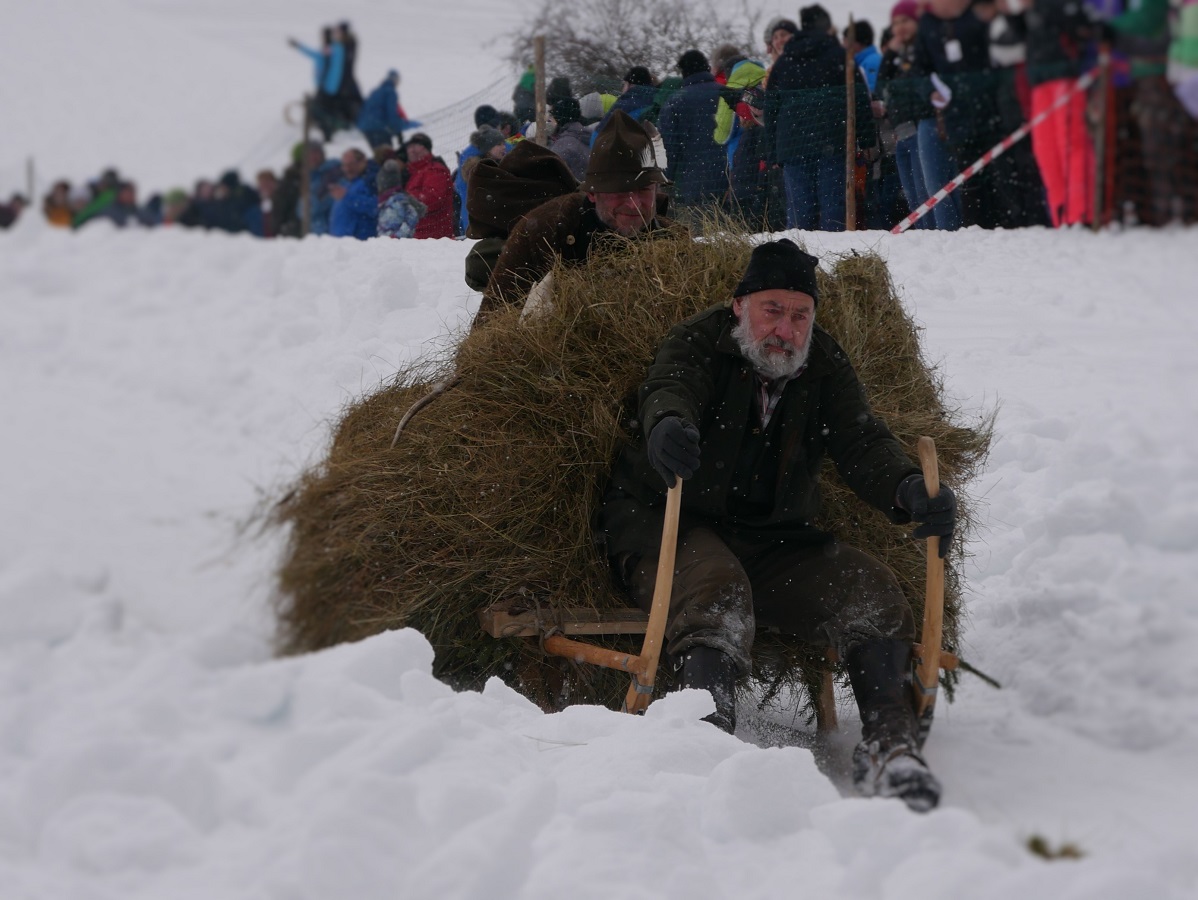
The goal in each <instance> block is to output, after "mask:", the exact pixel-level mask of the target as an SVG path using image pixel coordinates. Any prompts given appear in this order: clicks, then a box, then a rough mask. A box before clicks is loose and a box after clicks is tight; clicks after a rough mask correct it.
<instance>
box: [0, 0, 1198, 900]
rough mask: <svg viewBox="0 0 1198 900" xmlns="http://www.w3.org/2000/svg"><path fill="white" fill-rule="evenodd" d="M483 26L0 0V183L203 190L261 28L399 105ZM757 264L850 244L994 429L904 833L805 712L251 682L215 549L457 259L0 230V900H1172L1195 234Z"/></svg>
mask: <svg viewBox="0 0 1198 900" xmlns="http://www.w3.org/2000/svg"><path fill="white" fill-rule="evenodd" d="M521 2H522V0H496V2H483V0H459V2H458V3H456V4H454V5H452V6H442V7H437V6H435V5H429V4H415V3H411V2H407V0H405V2H402V3H395V4H378V3H375V2H371V0H344V2H340V3H337V4H326V3H318V2H315V0H297V2H289V3H286V4H284V3H282V2H281V0H259V2H253V3H251V2H242V3H237V4H234V3H230V2H228V0H189V2H188V3H186V4H184V3H180V2H170V0H150V2H145V0H139V2H134V0H112V2H110V3H105V4H84V3H69V2H67V0H43V2H41V3H38V4H19V3H16V2H15V0H0V7H2V12H3V14H4V22H5V24H6V27H5V28H3V29H0V76H2V77H3V80H4V82H5V83H6V84H9V85H12V84H20V85H21V86H22V93H20V94H14V93H11V92H10V93H7V94H5V95H4V98H5V99H4V110H5V116H6V129H5V136H4V138H3V139H2V141H0V188H2V189H5V190H7V189H10V188H12V187H17V186H20V181H21V179H22V178H23V174H24V173H23V168H22V166H23V162H22V161H23V158H24V156H25V154H27V153H29V152H33V153H35V155H36V157H37V160H38V171H39V172H40V173H42V174H43V176H44V177H45V178H49V177H52V176H57V175H59V174H63V175H67V176H69V177H73V178H80V177H84V176H89V175H93V174H95V172H96V170H98V169H99V168H100V167H101V166H103V165H108V164H112V163H115V164H117V165H119V166H120V167H121V168H122V170H124V171H126V172H128V173H130V174H131V175H134V176H135V177H137V178H138V179H139V180H140V181H141V182H142V186H143V188H153V187H165V186H168V185H172V184H176V183H181V182H187V181H189V180H190V179H191V178H192V177H195V176H197V175H201V174H212V173H214V172H216V171H219V170H221V169H223V168H224V167H226V166H228V165H235V164H241V165H242V166H243V170H244V171H246V172H247V174H248V173H249V172H250V171H251V169H252V166H255V165H257V164H258V163H259V161H263V162H265V161H269V160H270V159H271V157H272V154H275V155H277V154H278V153H280V152H285V148H286V146H287V145H288V144H289V143H290V141H291V140H293V139H294V134H293V132H292V131H291V130H289V129H287V128H286V127H284V126H282V125H281V124H279V123H280V122H281V119H280V116H279V113H280V110H281V107H282V104H283V103H285V102H286V101H287V100H288V99H289V98H290V97H292V96H293V95H294V94H295V92H296V88H297V86H298V87H300V88H301V89H302V88H303V87H305V86H306V85H307V83H308V81H307V79H308V77H309V70H308V68H307V63H306V61H305V60H303V58H302V57H299V56H298V55H296V54H293V53H292V52H291V51H289V50H287V48H286V47H285V46H284V44H283V39H284V37H285V36H286V35H288V34H294V35H295V36H297V37H300V38H311V37H313V36H314V34H315V31H316V28H317V27H318V26H319V24H320V23H321V22H325V21H332V20H335V19H339V18H350V19H351V20H353V21H354V22H355V24H356V25H357V26H358V29H359V31H361V32H363V57H362V66H361V70H360V71H361V74H362V81H363V84H364V86H366V85H367V84H368V83H369V82H371V81H373V80H375V77H376V75H381V73H382V72H383V71H384V70H385V68H386V67H388V66H390V65H392V64H398V65H399V67H400V68H401V69H402V70H403V71H404V74H405V81H404V85H403V89H402V93H403V99H404V103H405V105H406V106H407V108H408V111H409V112H410V113H411V114H413V115H417V116H420V115H423V114H424V113H425V111H426V110H428V109H437V108H441V107H444V106H446V105H449V104H452V103H453V102H455V101H459V100H461V99H462V98H468V97H469V96H470V95H471V94H472V93H473V92H475V91H476V90H478V88H479V87H480V86H482V85H483V84H485V83H487V82H488V76H489V74H490V73H492V72H495V71H498V65H499V64H498V56H499V52H498V48H489V47H488V45H487V43H486V41H487V40H488V39H489V38H490V36H492V35H494V34H497V33H499V32H502V31H504V30H506V28H507V27H508V26H507V23H508V22H510V21H513V20H514V19H518V11H519V10H520V8H521ZM829 7H830V8H831V9H832V10H833V13H834V15H835V16H836V17H837V18H838V19H843V17H844V13H845V12H847V8H845V7H842V6H838V5H836V4H829ZM879 8H884V7H879ZM788 11H789V10H788ZM853 11H854V12H857V13H859V14H861V13H862V12H864V13H865V14H868V15H871V16H872V17H873V18H874V20H875V22H877V21H879V19H880V15H879V12H878V11H877V10H874V9H864V10H863V9H860V8H857V7H856V6H855V7H854V10H853ZM770 12H772V10H770ZM447 35H448V36H449V37H450V38H451V39H450V40H447V39H446V36H447ZM408 60H411V62H410V63H409V62H408ZM371 73H375V74H371ZM426 73H432V75H431V76H429V77H425V75H426ZM247 85H252V89H248V88H247V87H246V86H247ZM502 89H503V94H501V96H500V99H502V96H503V95H504V94H506V93H507V92H508V91H509V90H510V86H509V85H508V84H507V83H506V82H504V83H503V85H502ZM63 98H66V102H62V101H63ZM64 106H65V108H67V109H68V110H69V115H64V114H63V113H62V109H63V108H64ZM178 106H181V107H182V109H183V110H184V111H185V112H184V113H177V112H169V110H175V109H177V107H178ZM472 106H473V103H472V102H471V103H467V104H466V105H465V106H463V107H462V109H463V110H465V113H464V114H465V115H466V116H468V115H469V110H470V109H472ZM163 110H167V111H168V112H165V113H164V112H161V111H163ZM455 115H456V114H455ZM452 120H453V117H452V116H449V117H448V118H446V120H445V121H447V122H450V121H452ZM242 160H244V161H242ZM802 237H803V239H804V240H806V242H807V244H808V246H809V248H810V249H812V250H814V251H817V252H821V253H826V254H827V253H839V252H844V251H847V250H850V249H854V248H861V249H876V250H878V251H879V252H881V253H882V254H883V255H884V256H885V257H886V258H887V259H888V261H889V263H890V266H891V269H892V272H893V275H894V278H895V281H896V283H897V284H898V285H899V286H900V288H901V290H902V292H903V296H904V301H905V302H906V303H907V304H909V306H910V308H911V310H912V311H913V313H914V315H915V316H916V318H917V319H918V320H919V321H920V322H921V324H922V325H923V326H924V327H925V328H926V333H925V343H926V346H927V348H928V351H929V352H930V353H931V354H932V355H933V356H934V357H935V358H937V359H939V360H942V363H943V367H944V373H945V377H946V380H947V383H948V387H949V390H950V391H951V392H952V393H953V394H954V395H955V396H956V397H957V398H958V399H959V400H960V402H961V404H962V405H963V407H964V408H966V409H981V408H989V407H991V406H993V405H995V404H998V405H999V408H1000V413H999V419H998V429H997V435H996V441H995V445H994V452H993V455H992V458H991V463H990V466H989V468H988V469H987V471H986V472H985V473H984V474H983V476H982V479H981V483H980V485H979V488H980V491H981V492H982V494H983V495H984V497H985V501H986V503H985V509H984V521H983V528H982V532H981V534H980V535H979V540H978V542H977V544H976V546H975V547H974V548H973V550H974V554H975V555H974V559H973V561H972V563H971V568H970V570H969V573H968V575H969V583H970V586H971V588H972V592H973V593H972V597H971V605H970V610H971V617H972V618H971V621H970V623H969V626H968V630H967V640H968V646H967V647H966V656H967V657H968V658H969V659H970V660H971V661H972V662H973V663H974V664H975V665H977V666H978V667H979V668H980V669H982V670H983V671H985V672H987V673H989V674H990V675H993V676H994V677H996V678H998V679H999V680H1000V681H1001V682H1002V683H1003V689H1002V690H1001V691H995V690H993V689H992V688H990V687H988V686H987V685H985V684H983V683H982V682H981V681H979V680H977V679H974V678H969V677H966V678H965V679H964V681H963V682H962V685H961V688H960V690H959V693H958V700H957V702H956V703H955V704H952V705H950V706H946V707H942V708H941V709H940V711H939V713H938V720H937V725H936V728H935V730H934V732H933V735H932V738H931V740H930V741H929V744H928V748H927V750H928V755H929V759H930V761H931V763H932V765H933V766H934V767H935V769H936V770H937V772H938V773H939V774H940V775H941V777H942V778H943V780H944V783H945V800H944V804H943V806H942V807H941V809H939V810H938V811H936V812H935V813H933V814H931V815H928V816H924V817H919V816H915V815H913V814H911V813H908V812H907V811H906V810H905V809H904V808H903V807H902V806H901V805H900V804H898V803H897V802H891V801H865V800H860V799H856V798H853V797H852V796H851V794H850V792H849V791H848V790H847V787H846V768H847V757H848V753H849V749H850V747H851V744H852V740H853V732H854V729H855V728H856V727H857V723H856V720H855V716H854V715H853V713H852V710H851V706H845V707H844V708H842V713H843V715H842V732H841V734H840V735H839V736H838V737H837V738H836V739H834V740H833V741H831V742H830V743H829V745H827V746H821V745H819V744H818V743H817V742H816V741H815V740H814V739H813V736H812V734H811V732H810V729H808V727H807V726H806V725H805V724H803V723H802V722H797V723H796V722H794V721H793V720H792V719H790V718H789V717H786V716H785V715H783V714H777V713H771V714H758V713H756V712H755V711H753V710H749V709H744V710H742V718H743V719H744V722H743V725H742V730H741V733H740V734H739V736H738V737H739V739H737V738H732V737H729V736H727V735H724V734H722V733H720V732H717V731H716V730H715V729H713V728H711V727H710V726H708V725H706V724H704V723H702V722H700V721H699V719H700V718H701V717H702V716H703V715H704V714H705V713H706V711H707V710H708V709H709V708H710V707H709V705H708V704H709V703H710V700H709V698H707V697H706V695H700V694H697V693H684V694H678V695H673V696H670V697H666V698H662V699H660V700H658V701H657V702H655V704H654V705H653V706H652V707H651V708H650V712H649V715H647V716H646V717H644V718H631V717H626V716H622V715H617V714H615V713H610V712H608V711H605V710H600V709H594V708H574V709H570V710H567V711H566V712H563V713H560V714H558V715H553V716H546V715H543V714H541V713H540V712H539V711H537V710H535V709H534V708H532V707H531V706H530V705H529V704H528V703H527V702H526V701H524V700H523V699H521V698H520V697H518V696H517V695H515V694H513V693H512V692H511V691H510V690H508V689H506V688H505V687H503V686H502V685H501V684H499V683H492V684H491V685H489V686H488V687H487V689H486V690H485V691H483V692H482V693H463V694H455V693H453V692H452V691H450V690H449V689H448V688H447V687H445V686H444V685H441V684H439V683H437V682H436V681H435V680H433V679H432V678H431V676H430V674H429V672H430V666H431V649H430V648H429V646H428V644H427V642H425V641H424V639H423V638H422V637H421V636H419V635H418V634H415V633H413V632H396V633H391V634H385V635H379V636H376V637H374V638H372V639H370V640H366V641H363V642H361V643H358V644H355V645H351V646H342V647H337V648H334V649H332V650H330V651H327V652H324V653H319V654H313V655H310V656H305V657H299V658H294V659H286V660H278V659H274V658H272V656H271V652H270V635H271V624H272V619H271V614H270V608H269V597H270V586H271V578H272V573H273V570H274V566H275V563H276V558H277V553H278V551H279V544H278V537H277V535H267V536H260V535H258V534H256V533H254V532H253V531H247V530H246V529H245V524H246V523H247V522H248V521H249V519H250V517H251V516H252V514H253V512H254V511H255V510H256V509H257V507H258V504H259V503H260V502H261V501H262V498H263V496H265V495H266V494H268V493H269V492H270V491H272V490H274V489H275V488H276V487H277V486H278V485H279V484H281V483H283V482H285V481H287V480H288V479H289V478H291V477H293V476H294V475H295V474H296V473H297V472H298V471H300V469H301V468H302V467H303V466H305V465H307V464H309V463H311V462H312V461H313V460H315V459H317V458H319V455H320V453H321V452H322V449H323V447H324V445H325V442H326V440H327V438H328V434H329V431H328V429H329V423H330V422H331V421H333V420H334V419H335V418H336V417H337V415H338V413H339V410H340V409H341V407H342V406H343V404H344V403H345V402H347V401H348V400H349V399H351V398H353V397H355V396H358V395H359V394H360V393H362V392H363V391H366V390H369V389H370V388H371V387H373V386H374V385H375V384H377V383H378V382H380V381H381V380H383V379H385V378H386V377H387V376H388V375H389V374H391V373H392V372H393V371H394V369H395V368H396V366H397V365H398V364H399V363H400V362H401V361H403V360H406V359H409V358H411V356H412V355H414V354H419V353H422V352H425V351H426V350H428V349H430V348H435V347H438V346H443V345H444V342H445V341H447V340H450V339H451V338H452V335H453V334H454V333H455V332H456V331H457V330H459V329H461V328H462V327H464V325H465V323H466V322H468V321H469V318H470V316H471V314H472V313H473V311H474V309H475V307H476V303H477V297H476V296H475V295H473V294H471V293H470V292H469V291H468V290H467V289H466V288H465V286H464V284H463V282H462V280H461V273H462V260H463V257H464V255H465V253H466V250H467V246H468V245H467V244H466V243H457V242H452V241H425V242H381V241H371V242H366V243H356V242H351V241H334V240H329V239H309V240H305V241H303V242H268V241H255V240H253V239H251V238H249V237H246V236H236V237H234V236H228V235H220V234H213V235H205V234H197V233H186V232H176V231H171V230H160V231H156V232H137V231H134V232H118V231H116V230H114V229H112V228H111V227H109V226H108V225H107V224H106V223H96V224H94V225H91V226H89V227H88V228H87V229H85V230H84V231H82V232H80V233H78V234H75V235H70V234H62V233H60V232H57V231H52V230H50V229H48V228H47V227H45V226H43V225H42V224H41V223H40V222H38V221H37V220H36V219H35V218H33V217H27V218H26V219H25V220H24V221H23V222H22V223H21V224H20V225H19V226H18V227H17V228H16V229H15V230H12V231H8V232H0V285H3V292H2V294H0V386H2V390H0V423H3V424H2V426H0V429H2V430H0V438H2V439H0V498H2V499H0V510H2V511H3V515H0V611H2V615H0V898H3V900H45V898H62V897H70V898H72V900H75V898H81V900H93V898H95V900H107V898H120V900H129V898H143V897H144V898H153V900H182V898H190V897H197V898H199V897H203V898H205V900H211V898H221V900H224V898H243V897H244V898H254V900H258V898H272V900H274V898H278V900H295V898H308V897H310V898H314V900H315V898H320V900H327V898H329V897H335V896H354V897H362V898H372V897H380V898H382V897H387V898H392V897H402V898H420V900H423V898H433V897H436V898H456V897H476V898H504V897H521V898H540V897H546V898H548V897H550V896H554V897H558V896H561V895H563V894H567V895H569V896H575V897H583V898H586V897H600V896H603V897H608V896H621V895H622V896H631V897H654V898H656V897H670V898H673V897H679V898H681V897H687V898H692V897H694V898H709V897H710V898H717V897H728V898H733V897H735V898H740V897H778V896H790V895H800V896H808V895H811V896H821V897H822V896H826V897H836V898H838V900H839V898H845V900H850V898H915V897H918V898H921V900H924V898H935V897H943V898H949V897H952V898H954V900H959V898H963V897H966V898H971V900H972V898H1009V897H1012V896H1019V897H1024V898H1028V900H1036V898H1052V900H1061V898H1078V900H1081V898H1086V900H1089V898H1112V900H1114V898H1119V900H1124V898H1127V897H1153V898H1178V900H1182V898H1192V897H1195V896H1198V857H1196V856H1195V854H1194V853H1193V849H1192V845H1193V835H1194V834H1195V833H1196V832H1198V812H1195V810H1198V779H1196V778H1195V775H1194V765H1193V757H1194V753H1193V749H1192V748H1193V746H1194V743H1195V738H1196V737H1198V735H1196V734H1195V732H1196V730H1198V663H1196V662H1195V654H1194V653H1193V650H1192V648H1193V647H1194V646H1195V644H1196V642H1198V600H1196V599H1195V591H1194V590H1193V588H1192V585H1193V584H1194V583H1195V581H1196V579H1198V514H1196V513H1195V510H1196V509H1198V467H1196V466H1195V465H1194V461H1195V459H1194V458H1195V453H1194V451H1193V449H1192V447H1193V444H1194V440H1195V436H1196V432H1195V425H1194V422H1195V421H1198V417H1196V415H1195V413H1196V412H1198V410H1196V408H1195V407H1196V406H1198V400H1195V397H1194V392H1193V385H1194V384H1195V383H1198V382H1196V378H1195V375H1196V374H1198V372H1196V371H1195V370H1196V368H1198V362H1196V359H1198V357H1196V355H1195V353H1194V339H1193V335H1194V334H1195V324H1196V323H1195V318H1196V317H1198V312H1196V311H1195V308H1194V304H1193V296H1192V295H1193V285H1194V284H1196V283H1198V255H1196V254H1195V252H1194V250H1195V247H1198V240H1196V238H1198V233H1196V232H1195V231H1194V230H1192V229H1191V230H1188V231H1186V230H1175V231H1166V232H1147V231H1143V232H1132V233H1123V234H1103V235H1097V236H1095V235H1092V234H1089V233H1086V232H1078V231H1068V232H1060V233H1053V232H1046V231H1042V230H1035V231H1026V232H1020V233H981V232H974V231H969V232H962V233H958V234H954V235H942V234H936V233H925V232H911V233H908V234H906V235H903V236H901V237H897V238H894V237H890V236H889V235H878V234H859V235H823V234H805V235H802ZM842 700H846V698H842ZM846 702H847V700H846ZM813 750H814V751H816V752H815V754H813V752H812V751H813ZM1033 835H1040V836H1043V837H1044V838H1046V839H1047V840H1048V841H1049V843H1050V844H1052V845H1054V846H1058V845H1060V844H1062V843H1064V842H1073V843H1075V844H1077V845H1078V846H1079V847H1080V848H1081V849H1082V850H1083V851H1084V852H1085V853H1086V856H1085V858H1084V859H1082V860H1081V861H1061V862H1052V863H1048V862H1044V861H1041V860H1039V859H1038V858H1036V857H1033V856H1032V855H1031V854H1029V853H1028V852H1027V850H1026V849H1025V846H1024V842H1025V841H1026V839H1027V838H1029V837H1030V836H1033Z"/></svg>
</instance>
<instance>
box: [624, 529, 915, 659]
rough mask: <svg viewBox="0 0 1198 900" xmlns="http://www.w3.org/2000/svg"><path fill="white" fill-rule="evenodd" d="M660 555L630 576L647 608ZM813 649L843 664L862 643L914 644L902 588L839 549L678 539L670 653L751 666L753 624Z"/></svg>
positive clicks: (864, 559)
mask: <svg viewBox="0 0 1198 900" xmlns="http://www.w3.org/2000/svg"><path fill="white" fill-rule="evenodd" d="M656 577H657V554H652V555H646V556H644V557H642V558H641V559H640V561H639V562H638V563H637V564H636V565H635V566H634V567H633V569H632V571H631V573H630V577H629V578H628V586H629V592H630V594H631V596H632V599H633V600H634V601H635V602H636V604H637V605H638V606H640V607H641V608H642V609H644V610H646V611H648V610H649V607H650V606H651V605H652V603H653V586H654V583H655V581H656ZM759 623H760V624H762V625H768V626H772V627H774V628H777V629H778V630H779V631H781V632H782V633H784V634H789V635H794V636H795V637H798V638H799V639H800V640H802V641H804V642H807V643H812V644H816V645H825V646H828V647H835V648H836V650H837V651H838V652H839V653H840V654H841V658H842V659H843V658H844V656H845V654H846V653H847V652H848V651H849V650H850V649H852V647H854V646H855V645H857V644H858V643H860V642H861V641H865V640H870V639H873V638H901V639H903V640H914V638H915V622H914V618H913V616H912V614H911V606H910V604H909V603H907V599H906V597H904V596H903V592H902V589H901V588H900V587H899V584H898V581H897V580H896V579H895V577H894V573H893V572H891V571H890V569H889V567H887V566H886V565H885V564H884V563H882V562H881V561H879V560H877V559H875V558H874V557H872V556H870V555H869V554H868V553H864V552H862V551H861V550H857V549H855V548H853V547H849V546H847V545H845V544H839V543H836V542H834V541H833V542H831V543H827V544H822V545H819V546H808V545H799V546H796V545H794V544H790V543H787V542H785V541H773V542H769V543H765V544H758V543H750V542H746V541H743V540H740V539H737V538H735V537H730V536H722V535H717V534H716V533H715V532H714V531H712V530H711V529H710V528H705V527H695V528H691V529H690V530H688V531H686V532H684V533H682V534H681V535H680V536H679V539H678V555H677V560H676V562H675V567H674V586H673V591H672V593H671V596H670V617H669V621H668V623H667V625H666V650H667V651H668V652H669V653H670V654H671V655H672V656H674V657H675V658H677V657H679V656H681V654H682V653H684V652H686V650H688V649H689V648H691V647H693V646H695V645H697V644H703V645H706V646H710V647H716V648H718V649H720V650H723V651H724V652H725V653H727V654H728V655H729V656H731V657H732V658H733V659H734V660H735V661H736V664H737V666H738V668H739V669H740V670H741V672H742V673H747V672H749V671H750V670H751V668H752V655H751V654H752V649H753V639H754V637H755V636H756V633H757V625H758V624H759Z"/></svg>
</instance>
